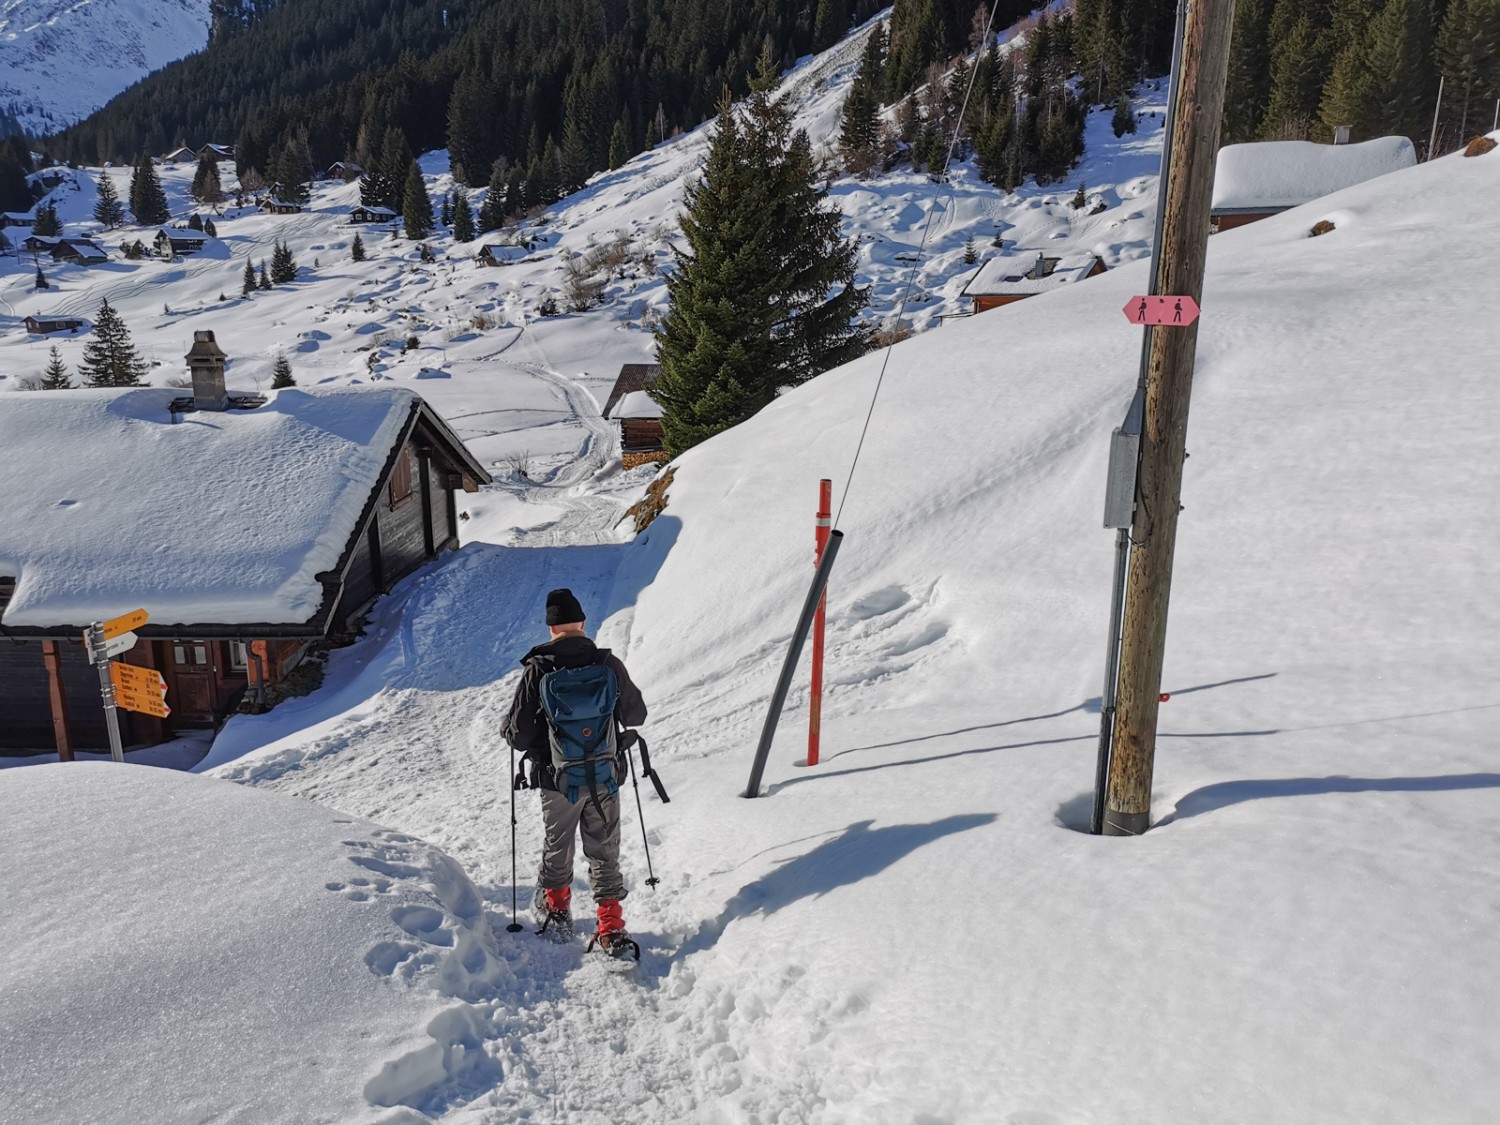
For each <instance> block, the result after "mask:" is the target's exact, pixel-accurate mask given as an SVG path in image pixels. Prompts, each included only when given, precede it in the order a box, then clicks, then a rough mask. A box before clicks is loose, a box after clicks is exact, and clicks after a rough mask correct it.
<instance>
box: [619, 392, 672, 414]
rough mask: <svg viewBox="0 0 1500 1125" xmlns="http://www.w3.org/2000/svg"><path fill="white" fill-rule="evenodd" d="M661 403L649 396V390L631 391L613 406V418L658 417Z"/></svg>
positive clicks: (660, 412)
mask: <svg viewBox="0 0 1500 1125" xmlns="http://www.w3.org/2000/svg"><path fill="white" fill-rule="evenodd" d="M661 416H662V406H661V403H659V402H657V401H656V400H655V399H654V398H652V397H651V393H650V392H649V391H631V392H630V393H629V394H628V395H626V396H625V397H624V398H622V399H621V400H620V403H619V405H618V406H616V407H615V409H614V413H613V414H612V415H611V417H613V418H660V417H661Z"/></svg>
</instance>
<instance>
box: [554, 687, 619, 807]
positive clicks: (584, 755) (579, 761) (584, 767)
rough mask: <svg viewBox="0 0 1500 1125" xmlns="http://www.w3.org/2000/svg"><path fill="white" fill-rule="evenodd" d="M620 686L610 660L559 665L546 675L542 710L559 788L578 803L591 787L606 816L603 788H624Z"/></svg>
mask: <svg viewBox="0 0 1500 1125" xmlns="http://www.w3.org/2000/svg"><path fill="white" fill-rule="evenodd" d="M619 690H620V688H619V684H618V683H617V682H616V681H615V673H614V669H612V668H610V666H609V665H607V664H589V665H585V666H584V667H582V668H558V669H556V670H555V671H552V672H548V673H547V674H546V675H545V676H543V677H542V692H541V695H542V713H543V714H544V715H546V716H547V732H548V741H549V742H550V743H551V744H552V768H553V769H554V770H556V771H557V788H558V790H559V791H560V792H562V793H564V794H566V796H567V798H568V802H569V804H577V803H578V798H579V796H580V795H581V794H582V793H583V792H585V791H587V792H588V794H589V797H590V799H591V800H592V801H593V802H594V807H595V808H596V809H598V810H599V813H600V815H601V816H602V815H603V814H604V807H603V805H602V804H601V798H600V796H599V790H600V788H601V787H602V788H603V789H604V791H605V793H606V794H607V795H608V796H611V797H613V796H614V795H615V794H616V793H618V792H619V791H620V784H619V781H618V779H617V778H616V769H617V754H618V752H619V745H618V743H617V742H616V739H615V700H616V698H617V697H618V695H619Z"/></svg>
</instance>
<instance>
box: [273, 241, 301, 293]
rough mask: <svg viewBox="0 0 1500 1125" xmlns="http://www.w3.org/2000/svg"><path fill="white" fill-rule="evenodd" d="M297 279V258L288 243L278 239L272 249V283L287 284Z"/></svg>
mask: <svg viewBox="0 0 1500 1125" xmlns="http://www.w3.org/2000/svg"><path fill="white" fill-rule="evenodd" d="M296 280H297V259H296V258H294V257H292V251H291V248H290V247H289V246H287V244H286V243H284V242H281V241H280V240H278V241H277V242H276V244H275V245H274V246H273V247H272V250H271V284H272V285H285V284H286V283H287V282H289V281H296Z"/></svg>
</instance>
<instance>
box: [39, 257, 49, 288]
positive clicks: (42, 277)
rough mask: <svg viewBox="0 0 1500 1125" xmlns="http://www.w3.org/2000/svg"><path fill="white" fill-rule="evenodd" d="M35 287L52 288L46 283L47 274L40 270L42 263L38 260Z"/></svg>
mask: <svg viewBox="0 0 1500 1125" xmlns="http://www.w3.org/2000/svg"><path fill="white" fill-rule="evenodd" d="M36 288H37V289H50V288H52V287H51V286H50V285H48V284H47V275H46V274H44V273H43V272H42V263H41V262H38V263H37V264H36Z"/></svg>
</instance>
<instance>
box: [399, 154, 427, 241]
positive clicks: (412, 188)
mask: <svg viewBox="0 0 1500 1125" xmlns="http://www.w3.org/2000/svg"><path fill="white" fill-rule="evenodd" d="M401 220H402V223H403V224H404V225H405V227H406V237H407V238H410V239H411V240H412V241H414V242H415V241H418V240H420V239H423V238H426V237H427V236H428V235H429V234H431V233H432V200H430V199H429V198H427V185H426V183H425V182H424V181H423V180H422V173H421V170H420V169H418V168H417V165H416V162H415V161H413V162H412V164H411V166H410V167H409V168H408V169H407V173H406V189H405V192H404V193H403V195H402V199H401Z"/></svg>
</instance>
